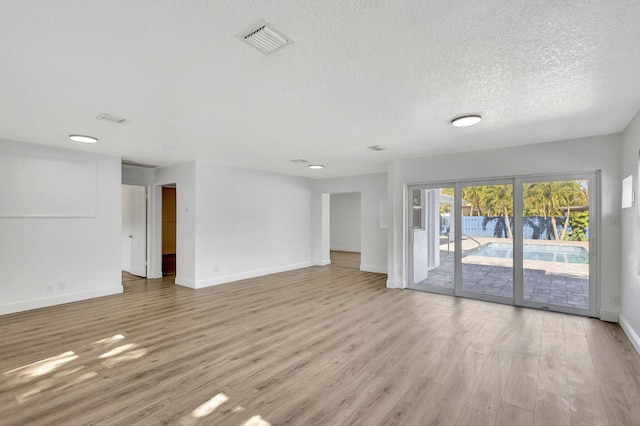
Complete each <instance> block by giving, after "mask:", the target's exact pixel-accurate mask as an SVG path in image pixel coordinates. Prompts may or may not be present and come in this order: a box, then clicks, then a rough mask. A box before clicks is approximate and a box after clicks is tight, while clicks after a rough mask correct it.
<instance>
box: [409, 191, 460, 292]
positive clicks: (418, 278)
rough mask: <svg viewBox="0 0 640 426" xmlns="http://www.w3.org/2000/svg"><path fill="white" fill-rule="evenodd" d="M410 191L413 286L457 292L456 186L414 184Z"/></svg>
mask: <svg viewBox="0 0 640 426" xmlns="http://www.w3.org/2000/svg"><path fill="white" fill-rule="evenodd" d="M410 194H411V200H410V202H411V205H410V215H411V217H410V218H409V220H410V228H409V241H410V253H411V265H410V268H409V269H410V278H409V287H410V288H413V289H416V290H423V291H430V292H435V293H445V294H453V288H454V270H455V262H454V247H455V243H454V241H455V240H454V230H453V228H454V222H455V221H454V218H453V216H452V215H453V212H454V208H453V204H454V194H455V191H454V188H453V187H438V188H425V187H412V188H411V189H410Z"/></svg>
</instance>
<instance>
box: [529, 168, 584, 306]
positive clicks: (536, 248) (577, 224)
mask: <svg viewBox="0 0 640 426" xmlns="http://www.w3.org/2000/svg"><path fill="white" fill-rule="evenodd" d="M589 187H590V179H588V178H585V179H572V180H545V181H537V180H533V179H532V180H524V181H523V182H522V201H523V203H522V238H523V245H522V258H523V265H522V266H523V295H522V297H523V301H524V302H525V303H528V304H533V305H535V306H536V307H541V308H547V309H549V308H550V307H551V308H553V307H560V308H563V309H562V310H569V311H571V310H574V309H575V310H582V311H589V310H590V308H591V300H592V299H591V297H590V296H591V295H590V291H591V290H590V279H589V277H590V247H589V234H590V226H589V225H590V223H589V219H590V216H589V213H590V208H589V206H590V204H591V200H590V195H589ZM554 310H557V309H554Z"/></svg>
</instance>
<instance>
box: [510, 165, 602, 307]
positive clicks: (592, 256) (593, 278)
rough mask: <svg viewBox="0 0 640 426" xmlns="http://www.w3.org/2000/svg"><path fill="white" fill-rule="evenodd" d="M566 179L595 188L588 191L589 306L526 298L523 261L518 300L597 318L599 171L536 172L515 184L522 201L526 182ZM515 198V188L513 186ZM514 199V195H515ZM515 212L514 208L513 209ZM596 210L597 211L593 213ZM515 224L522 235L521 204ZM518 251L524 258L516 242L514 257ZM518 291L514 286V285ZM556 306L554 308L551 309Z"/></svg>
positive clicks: (598, 290) (518, 179) (598, 293)
mask: <svg viewBox="0 0 640 426" xmlns="http://www.w3.org/2000/svg"><path fill="white" fill-rule="evenodd" d="M567 180H588V181H589V187H590V188H595V194H592V192H591V190H590V191H589V212H590V213H589V309H587V310H585V309H577V308H570V307H567V306H558V305H552V304H544V303H539V302H533V301H526V300H524V294H523V291H524V271H523V264H522V263H520V269H521V270H520V273H519V279H520V280H521V283H520V285H518V286H517V287H518V289H519V291H518V292H517V293H516V299H515V303H516V305H518V306H525V307H528V308H536V309H542V310H549V311H554V312H562V313H567V314H575V315H586V316H590V317H597V316H598V310H599V306H600V267H599V265H600V256H599V255H598V253H599V252H600V249H599V246H598V244H599V242H600V216H601V215H600V203H599V200H600V173H599V172H597V171H595V172H584V173H559V174H553V175H536V176H531V177H518V178H516V187H517V188H518V190H519V192H520V197H519V198H520V202H522V192H523V191H522V185H523V184H524V183H536V182H552V181H567ZM514 197H515V188H514ZM514 200H515V198H514ZM514 211H515V210H514ZM591 212H595V214H591ZM514 227H515V228H517V229H518V230H519V234H520V235H522V206H520V210H519V214H517V215H515V216H514ZM516 251H519V253H520V258H522V244H518V245H517V246H515V245H514V257H515V255H516ZM514 290H515V287H514ZM551 307H553V309H551Z"/></svg>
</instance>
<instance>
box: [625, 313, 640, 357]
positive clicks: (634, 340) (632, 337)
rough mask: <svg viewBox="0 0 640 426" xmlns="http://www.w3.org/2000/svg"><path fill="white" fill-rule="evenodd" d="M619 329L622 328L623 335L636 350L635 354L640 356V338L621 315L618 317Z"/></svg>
mask: <svg viewBox="0 0 640 426" xmlns="http://www.w3.org/2000/svg"><path fill="white" fill-rule="evenodd" d="M620 327H622V330H623V331H624V334H626V335H627V337H628V338H629V341H630V342H631V344H632V345H633V347H634V348H636V352H638V354H639V355H640V337H639V336H638V334H637V333H636V332H635V330H634V329H633V328H632V327H631V324H629V322H628V321H627V319H626V318H625V317H624V316H622V315H620Z"/></svg>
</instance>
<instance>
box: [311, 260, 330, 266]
mask: <svg viewBox="0 0 640 426" xmlns="http://www.w3.org/2000/svg"><path fill="white" fill-rule="evenodd" d="M327 265H331V259H325V260H322V261H320V262H314V263H313V266H327Z"/></svg>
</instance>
